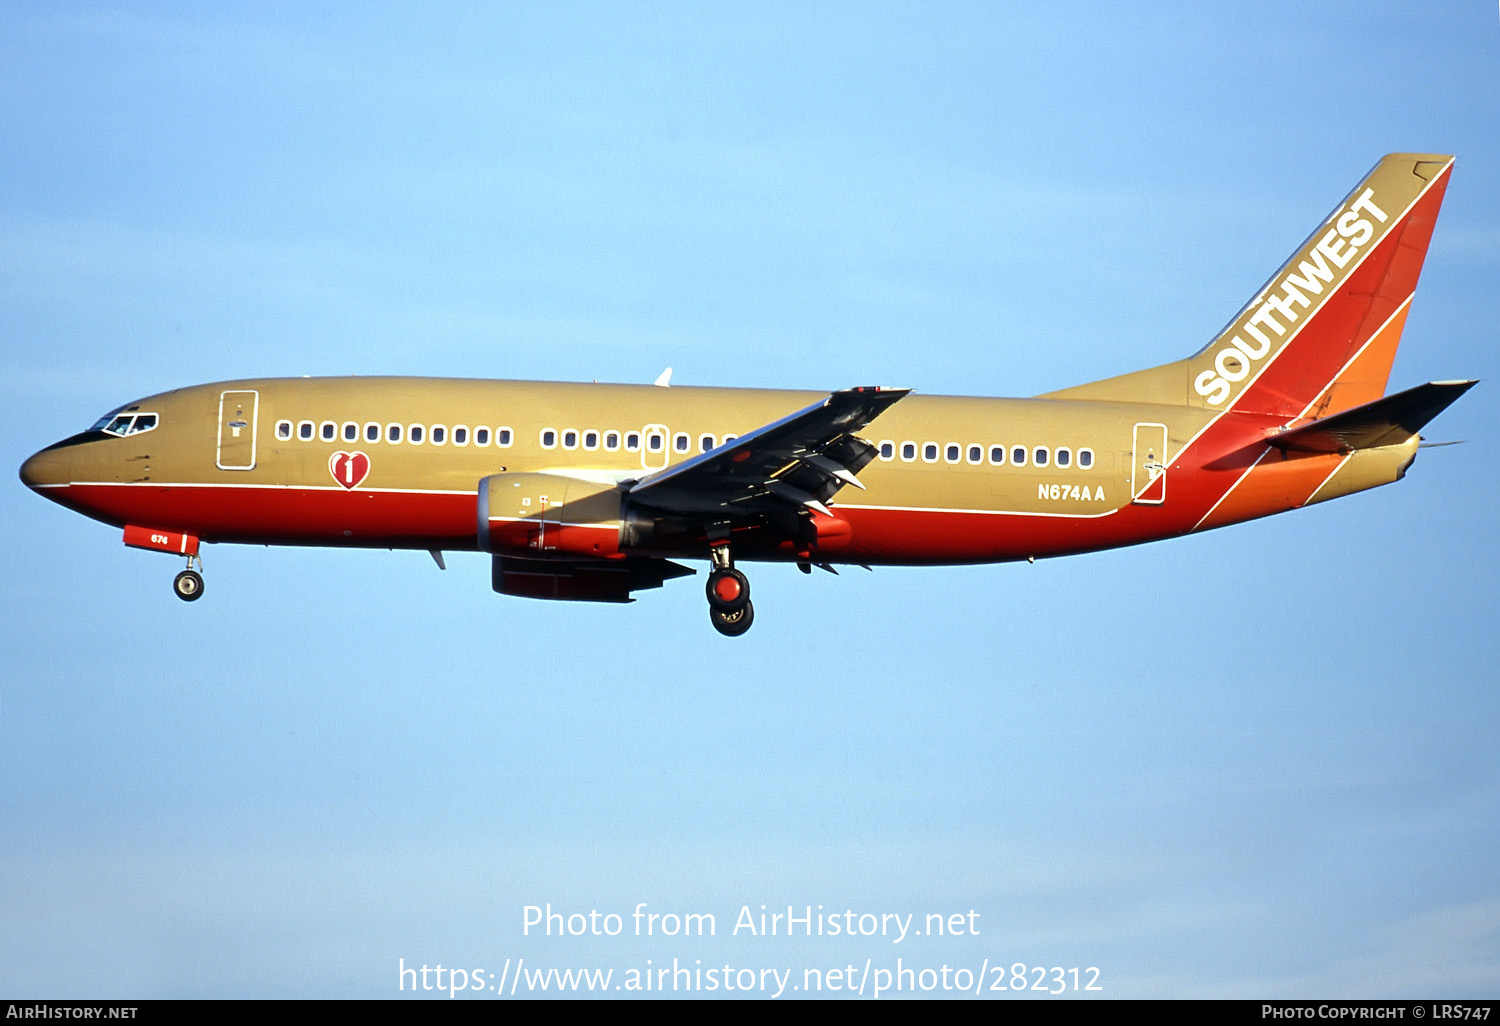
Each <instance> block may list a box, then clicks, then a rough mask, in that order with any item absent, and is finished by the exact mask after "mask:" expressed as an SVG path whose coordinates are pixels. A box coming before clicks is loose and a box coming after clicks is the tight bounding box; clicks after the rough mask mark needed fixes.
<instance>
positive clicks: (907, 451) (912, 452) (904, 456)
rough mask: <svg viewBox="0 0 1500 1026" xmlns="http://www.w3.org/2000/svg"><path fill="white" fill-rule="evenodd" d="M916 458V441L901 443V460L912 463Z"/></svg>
mask: <svg viewBox="0 0 1500 1026" xmlns="http://www.w3.org/2000/svg"><path fill="white" fill-rule="evenodd" d="M916 458H917V443H916V442H902V443H901V461H902V462H903V463H910V462H911V461H912V460H914V459H916Z"/></svg>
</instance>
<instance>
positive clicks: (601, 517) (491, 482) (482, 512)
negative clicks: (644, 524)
mask: <svg viewBox="0 0 1500 1026" xmlns="http://www.w3.org/2000/svg"><path fill="white" fill-rule="evenodd" d="M624 500H625V496H624V493H623V492H622V491H621V490H620V489H619V488H618V487H617V486H615V485H613V484H601V483H599V482H597V481H586V480H583V479H582V478H576V477H568V476H566V475H563V474H494V475H492V476H490V477H487V478H485V479H484V480H483V481H481V482H479V547H480V548H481V549H483V550H484V551H485V552H495V553H501V554H512V555H516V556H523V557H526V558H529V559H577V558H579V557H587V558H592V559H623V558H624V556H623V555H622V553H621V552H620V536H621V528H622V527H623V526H624V517H623V508H624Z"/></svg>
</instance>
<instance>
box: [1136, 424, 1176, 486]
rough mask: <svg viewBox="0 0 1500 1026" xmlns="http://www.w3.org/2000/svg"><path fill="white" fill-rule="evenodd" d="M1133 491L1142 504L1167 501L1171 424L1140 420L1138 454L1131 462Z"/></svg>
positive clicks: (1137, 432)
mask: <svg viewBox="0 0 1500 1026" xmlns="http://www.w3.org/2000/svg"><path fill="white" fill-rule="evenodd" d="M1130 494H1131V496H1133V498H1132V499H1131V501H1132V502H1134V503H1136V504H1137V505H1140V506H1160V505H1161V504H1162V503H1164V502H1166V501H1167V426H1166V425H1165V424H1137V425H1136V426H1135V447H1134V455H1133V458H1132V460H1131V463H1130Z"/></svg>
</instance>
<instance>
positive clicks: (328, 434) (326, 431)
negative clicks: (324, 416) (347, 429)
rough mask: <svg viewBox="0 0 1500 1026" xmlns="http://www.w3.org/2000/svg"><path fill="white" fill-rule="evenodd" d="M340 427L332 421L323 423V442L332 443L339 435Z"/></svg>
mask: <svg viewBox="0 0 1500 1026" xmlns="http://www.w3.org/2000/svg"><path fill="white" fill-rule="evenodd" d="M338 430H339V426H338V425H337V424H335V423H334V422H333V421H331V420H325V421H324V422H323V441H325V442H331V441H333V440H334V438H335V437H337V435H338Z"/></svg>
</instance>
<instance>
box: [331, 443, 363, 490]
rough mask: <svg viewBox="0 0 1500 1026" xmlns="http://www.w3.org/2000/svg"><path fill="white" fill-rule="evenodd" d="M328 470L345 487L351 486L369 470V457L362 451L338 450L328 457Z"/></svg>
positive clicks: (357, 482) (359, 480) (361, 479)
mask: <svg viewBox="0 0 1500 1026" xmlns="http://www.w3.org/2000/svg"><path fill="white" fill-rule="evenodd" d="M328 472H329V473H330V474H332V475H333V479H334V480H335V481H337V482H338V483H339V484H341V485H343V486H344V487H345V488H353V487H354V486H355V485H357V484H359V483H360V482H361V481H363V480H364V479H365V475H366V474H368V473H369V472H370V457H368V456H366V455H365V454H364V453H362V452H344V451H343V450H340V451H338V452H336V453H334V454H333V455H332V456H330V457H328Z"/></svg>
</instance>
